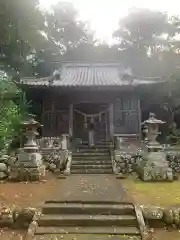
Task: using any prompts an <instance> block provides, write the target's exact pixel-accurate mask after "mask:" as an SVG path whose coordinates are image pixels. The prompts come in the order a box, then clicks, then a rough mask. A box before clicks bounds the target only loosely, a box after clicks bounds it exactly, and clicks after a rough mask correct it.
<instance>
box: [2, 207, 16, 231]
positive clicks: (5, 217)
mask: <svg viewBox="0 0 180 240" xmlns="http://www.w3.org/2000/svg"><path fill="white" fill-rule="evenodd" d="M12 224H13V215H12V211H11V210H10V209H3V211H2V212H1V214H0V227H11V226H12Z"/></svg>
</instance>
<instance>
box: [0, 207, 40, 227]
mask: <svg viewBox="0 0 180 240" xmlns="http://www.w3.org/2000/svg"><path fill="white" fill-rule="evenodd" d="M39 214H40V212H38V210H37V209H35V208H19V207H16V208H2V209H1V210H0V227H1V228H3V227H8V228H13V229H28V227H29V225H30V224H31V222H32V221H33V218H34V216H35V215H39Z"/></svg>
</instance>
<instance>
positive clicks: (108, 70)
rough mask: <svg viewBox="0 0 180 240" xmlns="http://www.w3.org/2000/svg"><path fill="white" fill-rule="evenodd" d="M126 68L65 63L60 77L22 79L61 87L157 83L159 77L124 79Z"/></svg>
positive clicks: (112, 65) (113, 65) (32, 83)
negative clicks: (56, 78)
mask: <svg viewBox="0 0 180 240" xmlns="http://www.w3.org/2000/svg"><path fill="white" fill-rule="evenodd" d="M125 72H126V71H125V69H124V68H122V67H121V66H120V65H119V64H85V63H74V64H64V65H62V67H61V69H60V79H58V80H55V79H54V80H53V81H51V83H50V79H52V76H51V77H46V78H39V79H38V78H25V79H22V80H21V84H23V85H31V86H50V84H51V86H59V87H78V86H79V87H91V86H124V85H135V86H136V85H140V84H150V83H155V82H157V81H158V80H159V79H157V78H143V79H138V78H135V77H131V80H125V79H123V74H125Z"/></svg>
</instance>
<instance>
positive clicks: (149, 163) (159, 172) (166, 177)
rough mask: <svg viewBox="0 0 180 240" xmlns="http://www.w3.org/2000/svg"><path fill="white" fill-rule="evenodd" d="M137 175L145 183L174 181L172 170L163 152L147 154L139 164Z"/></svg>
mask: <svg viewBox="0 0 180 240" xmlns="http://www.w3.org/2000/svg"><path fill="white" fill-rule="evenodd" d="M136 171H137V174H138V175H139V177H140V179H142V180H143V181H173V180H174V175H173V171H172V169H171V168H170V167H169V165H168V163H167V161H166V154H165V153H163V152H152V153H147V154H145V155H144V156H143V158H142V160H141V161H140V162H139V163H138V164H137V169H136Z"/></svg>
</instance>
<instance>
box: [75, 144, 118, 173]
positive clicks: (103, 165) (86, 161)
mask: <svg viewBox="0 0 180 240" xmlns="http://www.w3.org/2000/svg"><path fill="white" fill-rule="evenodd" d="M109 149H110V143H108V142H99V143H97V144H96V147H95V148H89V147H88V143H87V142H84V143H82V144H81V146H80V147H79V148H78V150H76V151H74V152H73V153H72V165H71V173H72V174H111V173H112V172H113V171H112V162H111V157H110V152H109Z"/></svg>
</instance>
